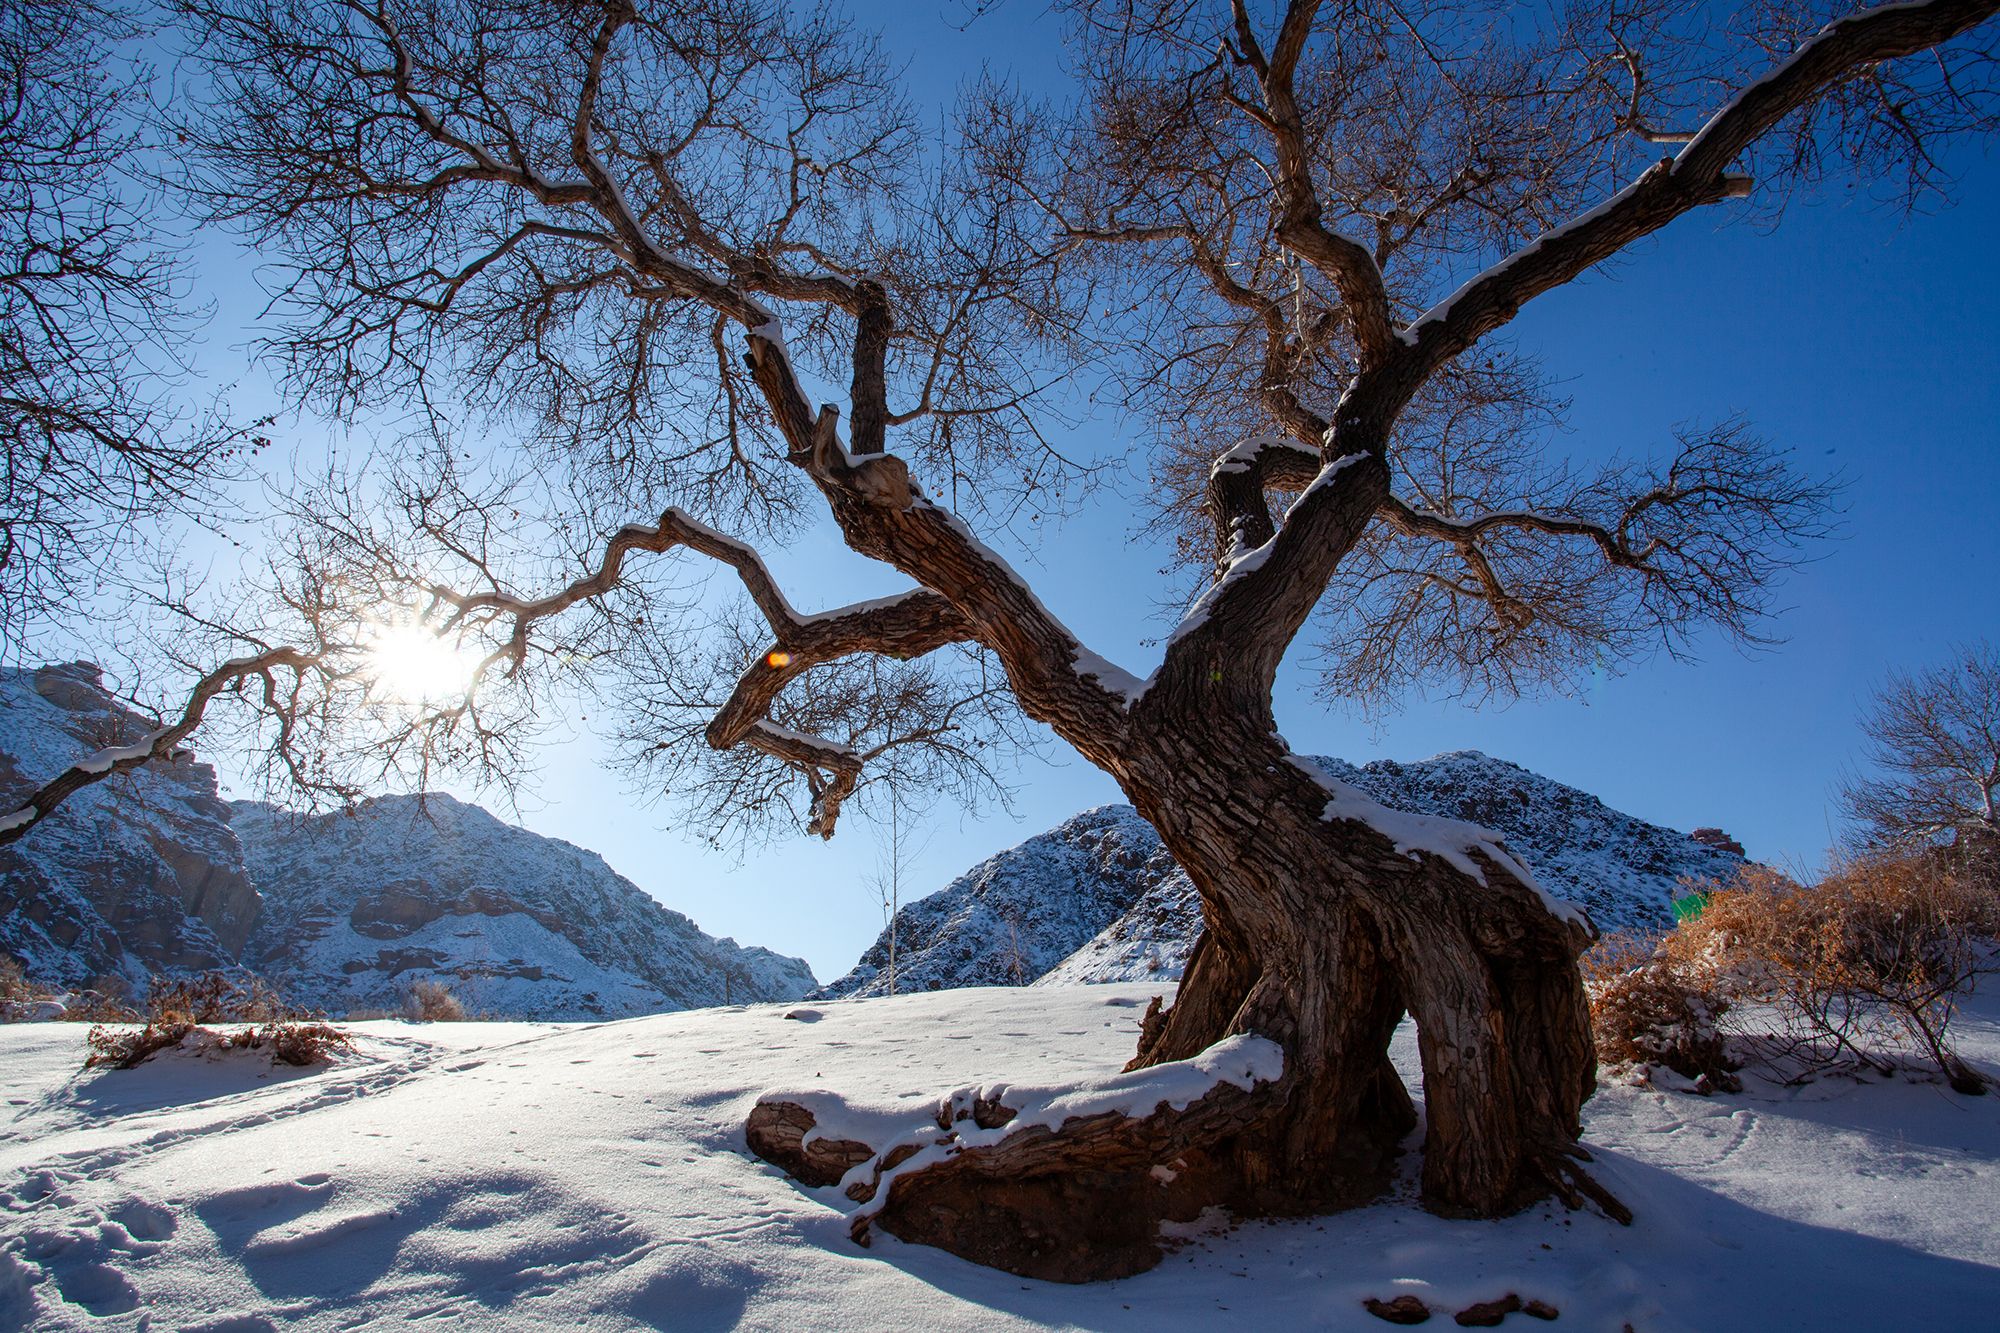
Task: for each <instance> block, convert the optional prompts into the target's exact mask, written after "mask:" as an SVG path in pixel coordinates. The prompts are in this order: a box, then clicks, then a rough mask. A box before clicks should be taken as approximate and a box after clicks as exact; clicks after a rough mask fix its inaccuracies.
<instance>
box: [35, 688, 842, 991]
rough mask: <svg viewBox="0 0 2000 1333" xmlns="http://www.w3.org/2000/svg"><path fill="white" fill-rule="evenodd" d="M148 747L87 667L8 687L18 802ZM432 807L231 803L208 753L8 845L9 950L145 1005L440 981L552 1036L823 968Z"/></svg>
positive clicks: (807, 985) (442, 805)
mask: <svg viewBox="0 0 2000 1333" xmlns="http://www.w3.org/2000/svg"><path fill="white" fill-rule="evenodd" d="M149 729H150V724H149V723H148V722H147V721H146V720H145V719H144V718H142V717H141V716H140V715H139V714H137V713H135V712H133V711H132V710H131V709H129V708H127V707H125V706H124V705H123V704H121V703H119V702H118V701H117V700H116V699H114V698H113V697H112V696H111V695H110V694H109V693H108V692H106V690H105V689H104V687H103V683H102V679H101V677H100V674H99V672H98V670H97V668H96V667H94V666H91V665H89V664H88V663H71V664H68V665H64V666H51V667H42V668H39V669H37V670H32V671H28V670H7V671H0V800H5V798H9V797H13V798H18V797H20V796H22V795H24V794H25V793H27V792H28V791H31V790H33V788H34V787H35V786H36V785H37V784H39V783H41V782H45V781H47V780H48V779H49V778H50V777H53V776H54V775H55V774H57V773H59V772H60V771H62V769H64V768H65V767H67V766H68V765H70V764H72V763H74V762H76V761H77V760H78V759H81V758H84V757H86V756H88V755H90V754H93V753H95V752H96V751H98V750H101V749H103V748H105V747H107V746H112V745H124V744H129V743H130V742H132V741H133V740H135V739H136V738H138V737H139V736H141V735H143V734H144V733H145V732H146V731H148V730H149ZM419 804H420V803H419V801H418V799H417V798H415V797H391V798H387V799H384V800H380V801H376V802H373V803H372V804H369V805H366V806H363V807H360V808H359V809H357V810H355V811H354V812H353V813H351V814H336V815H327V816H321V817H316V818H299V817H295V816H292V815H288V814H283V813H281V812H278V811H276V810H274V809H272V808H271V807H270V806H266V805H262V804H258V803H256V802H241V803H238V804H236V805H234V806H231V805H230V804H229V803H228V802H226V801H224V800H222V799H221V797H220V796H219V795H218V793H217V790H216V780H215V771H214V770H213V769H211V768H210V767H209V766H208V765H206V764H201V763H196V762H195V761H194V760H193V758H192V757H187V758H182V759H177V760H175V761H174V762H172V763H170V764H166V765H148V766H146V767H144V768H141V769H139V770H137V771H136V772H134V773H131V774H127V775H120V776H117V777H114V778H112V779H110V780H108V781H106V782H104V783H101V784H99V785H96V786H92V787H88V788H85V789H84V790H83V791H81V792H78V793H77V794H76V795H75V796H72V797H71V798H70V799H69V800H68V801H67V802H66V803H64V805H63V806H62V807H61V808H60V809H58V810H57V811H56V812H55V813H54V814H53V815H51V816H49V817H48V818H47V819H45V820H43V821H42V822H41V823H39V824H38V825H37V826H36V827H35V828H34V829H33V830H32V831H31V832H30V833H29V834H28V836H27V837H24V838H22V839H21V840H20V841H18V842H16V843H14V844H12V845H10V846H8V847H6V848H0V953H4V954H6V955H9V956H11V957H13V958H15V959H18V960H19V961H20V962H21V963H22V964H23V965H24V967H25V968H26V970H27V971H28V973H29V975H31V976H32V977H34V978H35V979H36V980H37V981H40V982H42V983H44V984H46V985H50V986H54V987H60V988H71V987H77V986H83V985H87V984H89V983H91V982H92V981H95V980H97V979H100V978H108V979H111V980H113V981H115V982H118V983H122V984H123V985H124V986H126V987H129V988H130V989H132V990H133V991H135V992H137V993H140V994H143V993H144V991H145V989H146V986H147V984H148V982H149V980H150V978H151V977H152V976H154V975H157V974H173V973H185V972H200V971H207V970H210V969H216V968H227V967H232V966H234V965H236V963H237V962H238V961H239V959H240V961H241V962H242V963H244V964H247V965H249V966H251V967H252V968H253V969H255V970H257V971H259V972H261V973H263V974H264V975H265V976H266V977H267V978H268V979H270V980H271V981H272V982H273V983H274V984H275V985H276V986H277V987H278V989H279V990H280V992H281V993H283V994H284V995H286V996H287V997H288V998H289V999H291V1000H292V1001H293V1002H294V1003H296V1004H301V1005H305V1006H309V1007H312V1008H316V1009H325V1010H328V1011H331V1012H335V1013H343V1012H347V1011H350V1010H355V1009H362V1010H370V1009H372V1010H384V1009H391V1010H392V1009H395V1008H397V1007H399V1006H400V1005H401V1003H402V1001H403V997H404V996H405V995H406V994H407V993H408V991H409V988H410V986H411V984H412V983H413V982H415V981H418V980H420V979H425V978H434V979H436V980H439V981H442V982H444V983H445V984H446V985H447V986H449V987H450V989H452V990H453V991H454V992H455V993H457V994H458V995H459V996H460V998H461V999H462V1000H463V1001H464V1002H465V1003H466V1004H468V1005H470V1006H471V1007H472V1008H473V1009H475V1010H476V1011H479V1012H483V1013H489V1014H494V1015H500V1016H506V1017H516V1018H540V1019H576V1018H603V1017H623V1016H626V1015H629V1014H639V1013H656V1012H659V1011H661V1010H667V1009H685V1008H689V1007H692V1006H696V1005H705V1004H721V1003H724V1002H725V1001H738V1002H741V1001H750V1000H785V999H793V998H796V997H798V996H800V995H803V994H804V993H805V992H806V991H807V990H809V989H811V987H812V986H813V985H814V980H813V976H812V973H811V971H810V970H809V969H808V968H807V967H806V965H805V963H804V962H803V961H801V960H799V959H796V958H786V957H781V956H780V955H777V954H774V953H772V952H770V951H769V950H767V949H758V948H747V949H746V948H742V947H739V946H738V945H737V944H736V943H735V941H733V940H727V939H715V938H713V937H711V936H709V935H705V934H703V933H702V932H701V931H700V930H698V929H696V927H695V924H694V923H693V922H692V921H690V920H688V919H687V918H686V917H684V916H682V915H681V914H680V913H678V912H674V911H670V910H669V909H667V908H665V907H663V906H661V905H660V904H659V903H657V902H655V901H654V900H653V899H652V898H650V897H648V896H647V895H646V894H644V893H642V892H641V891H640V890H639V889H637V888H636V887H634V886H633V885H632V883H631V882H630V881H628V880H625V879H623V878H621V877H620V876H619V875H617V874H616V873H614V872H613V871H612V869H611V868H610V867H609V866H607V865H606V864H605V863H604V861H603V859H602V858H601V857H598V856H596V855H594V854H593V853H590V852H586V851H584V850H583V849H581V848H578V847H573V846H571V845H570V844H569V843H566V842H559V841H556V840H554V839H550V838H544V837H541V836H539V835H537V834H534V833H530V832H528V831H527V830H526V829H521V828H515V827H513V826H511V825H508V824H504V823H502V822H501V821H499V820H498V819H495V818H494V817H493V816H492V815H490V814H488V813H487V812H486V811H484V810H482V809H480V808H478V807H477V806H469V805H463V804H460V803H459V802H457V801H455V800H452V799H451V798H450V797H448V796H431V797H429V798H428V799H427V800H425V801H423V802H421V804H422V806H423V809H422V810H420V809H419ZM253 884H254V885H255V886H256V888H253V887H252V886H253ZM258 889H262V890H264V891H265V893H264V898H263V901H262V903H261V904H260V902H259V895H258V892H257V890H258ZM260 913H261V914H260ZM253 931H254V938H253V937H252V936H253Z"/></svg>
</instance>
